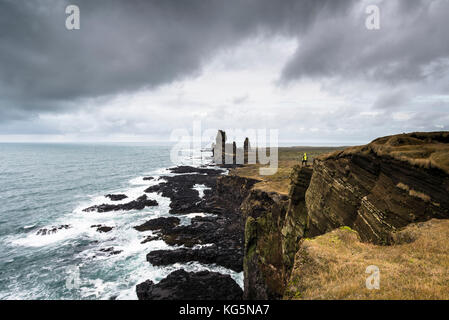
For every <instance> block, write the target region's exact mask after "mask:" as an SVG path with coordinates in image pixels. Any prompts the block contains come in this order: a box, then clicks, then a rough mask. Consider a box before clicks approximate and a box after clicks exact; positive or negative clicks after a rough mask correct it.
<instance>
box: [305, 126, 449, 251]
mask: <svg viewBox="0 0 449 320" xmlns="http://www.w3.org/2000/svg"><path fill="white" fill-rule="evenodd" d="M417 137H422V139H418V138H417ZM436 138H439V139H436ZM441 141H444V137H443V136H442V135H436V136H433V137H432V136H430V135H429V136H425V135H421V136H420V135H417V134H411V135H400V136H392V137H385V138H380V139H377V140H375V141H373V142H372V143H371V144H369V145H367V146H363V147H357V148H350V149H347V150H345V151H342V152H337V153H334V154H332V155H329V156H324V157H321V158H319V159H317V160H316V161H315V163H314V172H313V176H312V180H311V183H310V186H309V189H308V190H307V192H306V206H307V212H308V216H309V219H310V231H309V233H308V236H309V237H310V236H315V235H319V234H323V233H326V232H328V231H331V230H333V229H335V228H338V227H341V226H349V227H351V228H353V229H355V230H356V231H357V232H359V234H360V237H361V239H362V241H369V242H373V243H377V244H390V243H391V242H392V238H391V232H393V231H395V230H396V229H398V228H401V227H404V226H406V225H408V224H410V223H412V222H418V221H426V220H429V219H431V218H449V197H448V194H449V175H448V173H447V172H446V171H445V170H444V162H445V159H444V158H439V159H441V160H442V161H439V162H433V161H432V157H433V156H434V155H435V154H437V158H438V157H440V156H441V155H443V152H442V151H443V150H448V149H447V147H448V144H447V143H442V142H441ZM431 150H433V152H430V151H431ZM438 153H440V155H438ZM447 154H448V155H449V153H447Z"/></svg>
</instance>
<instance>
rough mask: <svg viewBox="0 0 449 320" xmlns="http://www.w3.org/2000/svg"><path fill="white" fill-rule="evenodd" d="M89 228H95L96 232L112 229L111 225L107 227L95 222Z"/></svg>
mask: <svg viewBox="0 0 449 320" xmlns="http://www.w3.org/2000/svg"><path fill="white" fill-rule="evenodd" d="M90 227H91V228H97V231H98V232H109V231H111V230H112V229H114V228H113V227H108V226H103V225H101V224H95V225H92V226H90Z"/></svg>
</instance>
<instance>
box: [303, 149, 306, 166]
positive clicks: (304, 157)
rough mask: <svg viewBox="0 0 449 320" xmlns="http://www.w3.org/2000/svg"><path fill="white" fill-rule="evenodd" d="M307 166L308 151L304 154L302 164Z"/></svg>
mask: <svg viewBox="0 0 449 320" xmlns="http://www.w3.org/2000/svg"><path fill="white" fill-rule="evenodd" d="M304 164H305V166H306V167H307V153H306V152H304V155H303V156H302V165H304Z"/></svg>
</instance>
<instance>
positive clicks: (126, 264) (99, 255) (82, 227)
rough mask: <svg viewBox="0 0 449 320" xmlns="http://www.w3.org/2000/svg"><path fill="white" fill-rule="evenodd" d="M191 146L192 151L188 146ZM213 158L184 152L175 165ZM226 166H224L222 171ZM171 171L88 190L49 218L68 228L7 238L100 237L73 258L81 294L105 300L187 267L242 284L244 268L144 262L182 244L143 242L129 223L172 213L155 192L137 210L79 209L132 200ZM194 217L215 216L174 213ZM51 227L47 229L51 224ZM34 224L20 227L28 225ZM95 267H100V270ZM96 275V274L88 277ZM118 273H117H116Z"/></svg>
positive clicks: (25, 241) (40, 242)
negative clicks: (148, 202)
mask: <svg viewBox="0 0 449 320" xmlns="http://www.w3.org/2000/svg"><path fill="white" fill-rule="evenodd" d="M187 151H190V150H187ZM210 161H211V157H210V156H207V153H203V154H198V153H196V154H194V156H193V157H191V155H187V156H186V157H185V158H184V159H183V160H182V161H181V163H178V164H176V165H190V166H202V167H210V168H215V169H216V167H212V166H209V165H207V164H208V163H210ZM226 171H227V170H223V173H225V172H226ZM164 175H165V176H173V175H175V174H174V173H172V172H170V171H169V170H168V168H161V169H157V170H154V171H151V172H146V173H144V174H143V175H142V176H139V177H136V178H133V179H131V180H130V181H129V188H128V189H125V190H109V191H105V192H102V193H101V194H100V195H99V194H95V195H90V197H89V200H87V201H86V200H84V201H83V202H81V203H80V204H79V205H78V206H77V207H76V208H75V209H74V210H73V211H72V212H69V213H67V214H65V215H63V216H62V217H61V218H60V219H58V220H57V221H52V225H51V226H53V225H66V224H68V225H70V228H68V229H60V230H57V232H55V233H52V234H47V235H37V234H36V231H30V232H29V233H28V234H26V235H25V236H23V235H22V236H20V237H19V238H17V237H16V238H13V239H10V240H11V241H10V243H12V244H14V245H20V246H30V247H37V246H49V245H61V243H64V242H66V241H70V240H71V239H75V238H81V239H85V240H88V243H89V242H90V243H94V242H95V241H98V244H92V245H88V246H87V247H86V248H85V249H84V250H82V251H81V252H79V253H77V254H76V255H75V261H80V262H79V268H80V272H81V278H82V280H83V281H82V284H81V287H80V291H79V292H80V295H81V297H83V298H96V299H109V298H111V297H112V296H114V297H115V296H116V297H117V299H136V298H137V296H136V293H135V286H136V285H137V284H138V283H141V282H143V281H145V280H146V279H150V280H152V281H153V282H155V283H157V282H159V281H160V280H162V279H163V278H165V277H166V276H167V275H168V274H170V273H171V272H173V271H174V270H177V269H181V268H182V269H184V270H186V271H188V272H195V271H200V270H209V271H214V272H219V273H222V274H229V275H230V276H231V277H232V278H233V279H234V280H235V281H236V282H237V283H238V284H239V285H240V286H241V287H243V273H242V272H241V273H237V272H234V271H232V270H229V269H226V268H224V267H221V266H217V265H205V264H201V263H198V262H190V263H187V264H179V263H177V264H174V265H170V266H160V267H156V266H153V265H151V264H150V263H148V262H147V261H146V254H147V253H148V252H151V251H154V250H174V249H177V248H181V247H183V246H169V245H167V244H166V243H165V242H164V241H163V240H154V241H149V242H146V243H143V244H142V243H141V242H142V241H143V240H144V239H145V238H146V237H147V236H151V235H153V232H152V231H146V232H138V231H137V230H135V229H134V228H133V227H134V226H137V225H140V224H142V223H144V222H146V221H148V220H150V219H155V218H159V217H173V215H172V214H170V213H169V209H170V199H169V198H165V197H163V196H161V195H159V194H157V193H148V194H147V195H148V197H149V198H151V199H154V200H156V201H157V202H158V204H159V205H158V206H156V207H148V208H145V209H144V210H141V211H129V212H128V211H113V212H104V213H99V212H83V211H82V210H83V209H85V208H87V207H90V206H94V205H101V204H103V203H105V204H123V203H127V202H129V201H132V200H135V199H136V198H138V197H140V196H141V195H143V194H144V190H145V189H146V188H148V187H149V186H152V185H157V184H159V183H161V182H163V181H164V180H163V179H160V177H161V176H164ZM148 176H151V177H154V179H152V180H143V178H144V177H148ZM194 189H195V190H198V192H199V193H200V197H203V196H204V190H206V189H208V188H207V187H206V186H205V185H195V186H194ZM105 194H125V195H126V196H127V197H128V198H125V199H123V200H121V201H111V200H110V199H109V198H106V197H105V196H104V195H105ZM196 216H202V217H206V216H215V215H213V214H207V213H191V214H185V215H176V217H179V218H180V220H181V225H188V224H190V223H191V219H192V218H193V217H196ZM93 225H103V226H109V227H113V229H112V230H111V231H109V232H106V233H100V232H98V231H97V230H96V228H92V226H93ZM51 226H47V227H45V228H47V229H49V228H51ZM33 227H35V225H33V226H31V225H30V226H24V229H26V230H28V229H31V228H33ZM209 245H211V244H204V245H198V246H196V247H195V248H200V247H206V246H209ZM109 248H113V249H111V250H113V251H120V253H118V254H111V252H104V251H101V250H102V249H103V250H105V249H106V250H108V249H109ZM97 271H101V274H98V272H97ZM96 274H98V275H97V277H98V279H95V278H92V276H93V275H96ZM118 274H119V275H122V276H119V277H117V275H118ZM85 275H87V276H86V278H84V276H85Z"/></svg>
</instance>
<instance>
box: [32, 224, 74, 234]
mask: <svg viewBox="0 0 449 320" xmlns="http://www.w3.org/2000/svg"><path fill="white" fill-rule="evenodd" d="M69 228H70V225H68V224H63V225H60V226H53V227H51V228H42V229H39V230H38V231H37V232H36V234H37V235H40V236H45V235H49V234H53V233H56V232H58V231H59V230H62V229H69Z"/></svg>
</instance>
